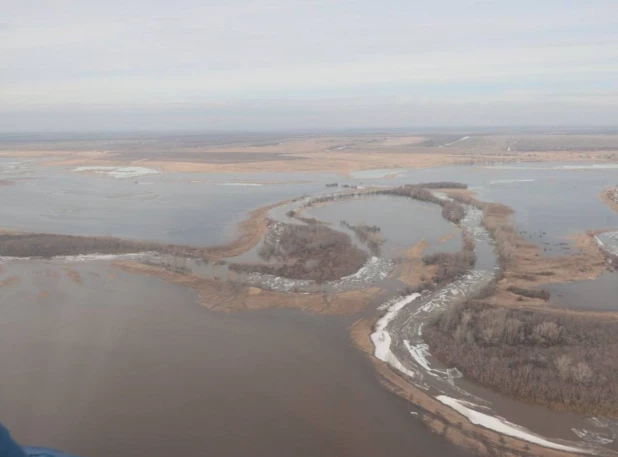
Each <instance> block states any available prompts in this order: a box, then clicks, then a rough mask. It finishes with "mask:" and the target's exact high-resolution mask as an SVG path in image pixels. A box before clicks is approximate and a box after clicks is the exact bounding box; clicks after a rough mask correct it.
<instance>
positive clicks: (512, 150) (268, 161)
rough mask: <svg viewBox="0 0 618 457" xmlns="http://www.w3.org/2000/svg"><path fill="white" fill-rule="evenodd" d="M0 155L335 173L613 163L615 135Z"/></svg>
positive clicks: (58, 149)
mask: <svg viewBox="0 0 618 457" xmlns="http://www.w3.org/2000/svg"><path fill="white" fill-rule="evenodd" d="M0 156H6V157H24V158H44V159H47V164H48V165H50V166H62V167H76V166H97V165H98V166H105V165H111V166H121V165H133V166H143V167H150V168H155V169H157V170H160V171H169V172H208V173H232V172H233V173H255V172H266V171H268V172H287V171H303V172H335V173H340V174H343V175H345V174H347V173H349V172H352V171H357V170H366V169H376V168H393V169H397V168H424V167H433V166H440V165H449V164H488V163H517V162H552V161H595V162H608V161H616V160H617V159H618V135H566V134H564V135H482V134H477V135H472V134H470V135H469V136H468V135H464V134H439V135H426V136H420V135H357V136H319V137H318V136H310V137H292V138H282V139H273V140H269V141H262V142H255V140H249V141H247V140H242V141H236V142H234V141H233V140H229V142H222V143H219V144H214V145H213V144H210V143H209V141H206V140H204V141H201V140H200V139H199V138H198V139H195V140H191V141H189V140H187V139H183V138H180V139H178V138H173V139H166V138H159V139H148V140H126V139H125V140H118V141H113V142H103V141H96V140H93V141H75V142H67V141H63V142H60V141H58V142H53V141H52V142H45V143H43V145H41V143H32V144H30V143H20V144H0Z"/></svg>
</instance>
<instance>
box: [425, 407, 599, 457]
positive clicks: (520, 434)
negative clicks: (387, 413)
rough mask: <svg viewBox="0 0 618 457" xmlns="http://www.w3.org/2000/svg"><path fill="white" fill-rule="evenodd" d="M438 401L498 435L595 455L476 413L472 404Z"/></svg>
mask: <svg viewBox="0 0 618 457" xmlns="http://www.w3.org/2000/svg"><path fill="white" fill-rule="evenodd" d="M436 399H437V400H438V401H440V402H441V403H443V404H445V405H447V406H449V407H450V408H452V409H454V410H455V411H457V412H458V413H460V414H461V415H463V416H465V417H466V418H467V419H468V420H469V421H470V422H471V423H473V424H475V425H480V426H482V427H485V428H488V429H490V430H494V431H496V432H498V433H502V434H504V435H508V436H512V437H513V438H517V439H521V440H524V441H527V442H529V443H534V444H538V445H539V446H543V447H547V448H551V449H557V450H560V451H566V452H577V453H581V454H594V452H592V451H590V450H588V449H583V448H578V447H573V446H566V445H563V444H558V443H554V442H553V441H549V440H546V439H545V438H542V437H540V436H537V435H535V434H533V433H532V432H530V431H529V430H526V429H525V428H523V427H520V426H518V425H515V424H513V423H511V422H508V421H507V420H505V419H502V418H501V417H495V416H490V415H488V414H485V413H481V412H479V411H476V410H474V409H472V408H470V406H473V404H472V403H469V402H464V401H461V400H456V399H455V398H451V397H447V396H446V395H439V396H438V397H436Z"/></svg>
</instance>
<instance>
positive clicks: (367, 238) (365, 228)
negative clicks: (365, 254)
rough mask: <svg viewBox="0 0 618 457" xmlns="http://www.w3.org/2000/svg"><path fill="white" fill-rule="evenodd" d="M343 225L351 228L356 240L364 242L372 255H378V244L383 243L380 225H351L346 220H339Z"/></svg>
mask: <svg viewBox="0 0 618 457" xmlns="http://www.w3.org/2000/svg"><path fill="white" fill-rule="evenodd" d="M341 225H342V226H343V227H346V228H348V229H349V230H352V231H353V232H354V233H355V234H356V237H357V238H358V240H359V241H360V242H361V243H363V244H365V245H366V246H367V248H368V249H369V252H370V253H371V254H372V255H374V256H379V255H380V251H381V249H380V246H382V244H384V241H385V240H384V238H382V236H380V227H378V226H377V225H364V224H360V225H352V224H350V223H349V222H347V221H341Z"/></svg>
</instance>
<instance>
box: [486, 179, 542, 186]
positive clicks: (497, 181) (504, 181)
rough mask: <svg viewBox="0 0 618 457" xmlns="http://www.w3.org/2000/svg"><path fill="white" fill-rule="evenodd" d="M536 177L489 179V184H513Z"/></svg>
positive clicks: (529, 180)
mask: <svg viewBox="0 0 618 457" xmlns="http://www.w3.org/2000/svg"><path fill="white" fill-rule="evenodd" d="M535 181H536V179H494V180H493V181H489V185H490V186H493V185H496V184H515V183H518V182H535Z"/></svg>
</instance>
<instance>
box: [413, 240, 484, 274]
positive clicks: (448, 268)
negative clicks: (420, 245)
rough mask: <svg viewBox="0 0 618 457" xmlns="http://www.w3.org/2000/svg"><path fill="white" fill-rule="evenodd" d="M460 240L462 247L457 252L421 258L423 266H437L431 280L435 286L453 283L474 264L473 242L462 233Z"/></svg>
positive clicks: (439, 253)
mask: <svg viewBox="0 0 618 457" xmlns="http://www.w3.org/2000/svg"><path fill="white" fill-rule="evenodd" d="M462 238H463V246H462V249H461V251H459V252H437V253H435V254H428V255H426V256H424V257H423V263H424V264H425V265H437V266H438V269H437V270H436V273H435V275H434V278H433V281H434V283H435V284H436V285H442V284H446V283H449V282H451V281H454V280H455V279H457V278H459V277H460V276H462V275H463V274H465V273H466V272H467V271H468V270H469V269H470V268H472V267H473V266H474V264H475V263H476V254H475V253H474V240H473V239H472V237H471V236H470V235H469V234H468V233H466V232H464V233H463V235H462Z"/></svg>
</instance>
